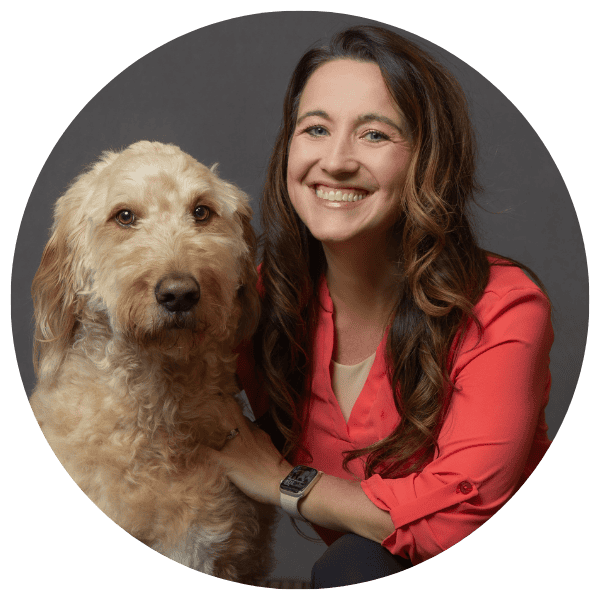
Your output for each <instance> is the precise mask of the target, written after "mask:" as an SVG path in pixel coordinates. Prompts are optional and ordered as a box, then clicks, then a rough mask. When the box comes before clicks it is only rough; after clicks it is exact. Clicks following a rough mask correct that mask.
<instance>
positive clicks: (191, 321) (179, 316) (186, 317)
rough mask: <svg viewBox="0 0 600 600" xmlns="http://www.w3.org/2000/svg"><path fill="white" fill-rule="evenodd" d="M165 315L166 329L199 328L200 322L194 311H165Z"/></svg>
mask: <svg viewBox="0 0 600 600" xmlns="http://www.w3.org/2000/svg"><path fill="white" fill-rule="evenodd" d="M165 313H166V314H165V315H164V317H163V328H164V329H178V330H182V329H189V330H191V331H195V330H197V329H198V322H197V320H196V319H195V318H194V315H193V314H192V311H185V312H176V313H167V312H166V311H165Z"/></svg>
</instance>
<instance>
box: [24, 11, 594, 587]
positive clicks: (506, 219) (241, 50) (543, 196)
mask: <svg viewBox="0 0 600 600" xmlns="http://www.w3.org/2000/svg"><path fill="white" fill-rule="evenodd" d="M365 23H373V21H369V20H367V19H363V18H357V17H351V16H344V15H338V14H330V13H310V12H303V13H269V14H263V15H253V16H248V17H242V18H239V19H234V20H231V21H226V22H224V23H218V24H215V25H212V26H210V27H206V28H203V29H200V30H198V31H196V32H193V33H190V34H188V35H185V36H182V37H180V38H177V39H176V40H174V41H172V42H170V43H169V44H166V45H165V46H162V47H161V48H158V49H157V50H155V51H154V52H152V53H150V54H148V55H147V56H145V57H144V58H142V59H141V60H139V61H137V62H136V63H134V64H133V65H132V66H131V67H129V68H128V69H126V70H125V71H124V72H123V73H121V74H120V75H118V76H117V77H115V79H114V80H113V81H111V82H110V83H109V84H108V85H107V86H106V87H105V88H104V89H103V90H102V91H101V92H100V93H98V94H97V95H96V96H95V97H94V98H93V99H92V100H91V101H90V102H89V104H88V105H87V106H86V107H85V108H84V109H83V110H82V111H81V113H80V114H79V115H77V117H76V118H75V119H74V120H73V122H72V123H71V125H70V126H69V127H68V128H67V130H66V131H65V133H64V134H63V135H62V137H61V138H60V140H59V141H58V142H57V144H56V146H55V148H54V150H53V151H52V153H51V154H50V156H49V157H48V160H47V162H46V164H45V165H44V168H43V169H42V171H41V173H40V175H39V177H38V180H37V182H36V185H35V186H34V189H33V191H32V194H31V197H30V199H29V203H28V205H27V208H26V210H25V215H24V218H23V223H26V224H27V227H26V229H25V228H23V227H21V230H20V233H19V237H18V240H17V246H16V251H15V262H14V267H13V278H12V318H13V333H14V341H15V349H16V353H17V360H18V363H19V368H20V371H21V376H22V378H23V382H24V386H25V389H26V391H27V393H28V394H29V393H30V392H31V390H32V388H33V385H34V378H33V368H32V365H31V347H32V327H31V315H32V305H31V300H30V294H29V288H30V285H31V280H32V278H33V275H34V274H35V271H36V269H37V266H38V264H39V260H40V256H41V253H42V249H43V247H44V244H45V242H46V240H47V237H48V228H49V226H50V223H51V211H52V205H53V203H54V201H55V200H56V199H57V198H58V197H59V196H60V195H61V194H62V193H63V192H64V191H65V189H66V187H67V186H68V184H69V182H70V181H71V180H72V179H73V178H74V177H75V176H76V175H77V174H78V173H79V171H80V170H81V169H82V168H83V167H84V166H85V165H86V164H88V163H90V162H93V161H94V160H95V159H96V158H97V156H98V155H99V154H100V153H101V152H102V151H103V150H106V149H108V148H112V149H118V148H121V147H124V146H127V145H129V144H130V143H132V142H135V141H137V140H140V139H151V140H158V141H163V142H168V143H175V144H177V145H179V146H180V147H181V148H182V149H184V150H185V151H187V152H189V153H190V154H192V155H193V156H195V157H196V158H197V159H198V160H200V161H201V162H205V163H207V164H212V163H214V162H219V163H220V174H221V175H222V176H223V177H224V178H226V179H229V180H231V181H233V182H235V183H236V184H237V185H239V186H240V187H242V188H243V189H244V190H245V191H247V192H248V193H249V194H250V195H251V197H252V198H253V199H254V206H255V207H256V206H257V205H256V199H257V198H258V197H259V195H260V191H261V188H262V183H263V180H264V173H265V170H266V165H267V162H268V158H269V155H270V151H271V148H272V144H273V142H274V139H275V134H276V132H277V129H278V127H279V122H280V118H281V104H282V99H283V94H284V92H285V88H286V85H287V80H288V78H289V76H290V74H291V71H292V69H293V67H294V66H295V64H296V62H297V60H298V58H299V57H300V56H301V54H302V53H303V52H304V51H305V50H306V49H307V48H308V47H309V46H311V45H313V44H314V43H315V42H317V41H319V40H321V41H325V40H326V39H327V38H329V37H330V35H331V34H332V33H335V32H337V31H338V30H340V29H342V28H343V27H345V26H349V25H355V24H365ZM392 29H395V28H392ZM396 30H397V29H396ZM397 31H398V32H399V33H401V34H404V35H406V36H407V37H408V38H410V39H414V40H415V41H417V42H418V43H420V44H421V45H422V46H423V47H424V48H425V49H427V50H429V51H430V52H431V53H432V54H434V55H435V56H437V57H438V58H439V59H440V60H441V61H442V62H444V63H445V64H446V65H447V66H448V67H449V68H450V69H451V70H452V71H453V72H454V73H455V75H456V76H457V77H458V79H459V80H460V82H461V83H462V84H463V86H464V88H465V91H466V93H467V95H468V97H469V100H470V103H471V107H472V111H473V121H474V123H475V126H476V130H477V134H478V140H479V152H480V162H479V164H480V173H479V175H480V180H481V183H482V184H483V186H484V188H485V192H484V193H483V194H482V195H481V196H480V197H479V203H480V205H481V207H482V208H480V209H477V210H476V218H477V224H478V230H479V232H480V241H481V244H482V246H484V247H485V248H488V249H490V250H493V251H496V252H499V253H501V254H506V255H509V256H511V257H513V258H515V259H517V260H520V261H522V262H524V263H526V264H527V265H528V266H530V267H531V268H533V269H534V271H535V272H536V273H537V274H538V275H539V276H540V277H541V278H542V280H543V281H544V283H545V284H546V286H547V288H548V290H549V293H550V297H551V300H552V302H553V305H554V308H555V317H554V326H555V335H556V338H555V343H554V347H553V349H552V353H551V361H552V362H551V368H552V375H553V385H552V392H551V398H550V403H549V405H548V408H547V410H546V416H547V420H548V424H549V427H550V436H551V437H554V436H555V435H556V432H557V431H558V428H559V427H560V424H561V422H562V419H563V417H564V415H565V413H566V411H567V408H568V405H569V402H570V400H571V398H572V396H573V392H574V389H575V385H576V382H577V377H578V375H579V370H580V367H581V362H582V359H583V352H584V347H585V339H586V331H587V322H588V283H587V265H586V260H585V253H584V248H583V240H582V237H581V232H580V229H579V225H578V222H577V217H576V214H575V211H574V208H573V205H572V203H571V201H570V198H569V194H568V191H567V189H566V187H565V185H564V182H563V180H562V178H561V176H560V173H559V172H558V170H557V168H556V165H555V164H554V162H553V160H552V158H551V157H550V155H549V154H548V152H547V150H546V149H545V147H544V145H543V143H542V141H541V140H540V139H539V137H538V136H537V135H536V133H535V132H534V131H533V129H532V128H531V127H530V126H529V124H528V122H527V121H526V119H525V118H524V117H523V115H521V114H520V113H519V111H518V110H517V109H516V108H515V107H514V106H513V105H512V104H511V102H510V101H509V100H508V99H507V98H506V97H504V96H503V95H502V94H501V93H500V92H499V91H498V90H497V89H496V88H495V87H494V86H493V85H492V84H491V83H490V82H488V81H487V80H486V79H485V78H483V77H482V76H481V75H480V74H479V73H477V72H476V71H474V70H473V69H471V68H470V67H469V66H468V65H466V64H465V63H463V62H462V61H460V60H459V59H458V58H457V57H454V56H452V55H450V54H448V53H446V52H445V51H444V50H442V49H440V48H438V47H436V46H435V45H433V44H432V43H430V42H428V41H426V40H422V39H421V38H417V37H416V36H413V35H411V34H410V33H408V32H403V31H400V30H397ZM254 224H255V226H258V220H257V219H255V221H254ZM287 527H288V522H287V519H283V520H282V525H281V529H280V537H281V539H282V540H283V541H282V543H280V544H278V549H277V557H278V559H279V561H280V563H279V565H278V567H277V570H276V573H275V574H276V575H278V574H280V575H290V574H292V575H297V576H300V577H303V576H306V574H307V569H308V570H309V565H310V563H311V562H312V560H313V555H318V554H319V553H320V552H322V549H323V547H322V545H310V544H309V543H308V542H304V540H302V539H301V538H300V537H298V536H297V535H296V534H295V533H293V532H291V531H288V530H287V529H286V528H287Z"/></svg>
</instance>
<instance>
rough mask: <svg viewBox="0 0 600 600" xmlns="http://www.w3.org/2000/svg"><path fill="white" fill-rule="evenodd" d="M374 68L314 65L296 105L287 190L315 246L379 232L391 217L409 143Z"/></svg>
mask: <svg viewBox="0 0 600 600" xmlns="http://www.w3.org/2000/svg"><path fill="white" fill-rule="evenodd" d="M402 123H403V119H402V115H401V113H400V110H399V109H398V108H397V106H396V105H395V103H394V101H393V100H392V98H391V96H390V94H389V92H388V89H387V87H386V85H385V82H384V80H383V77H382V75H381V72H380V70H379V67H378V66H377V65H376V64H374V63H368V62H359V61H355V60H350V59H341V60H334V61H331V62H328V63H325V64H324V65H322V66H320V67H319V68H318V69H317V70H316V71H315V72H314V73H313V74H312V75H311V77H310V78H309V80H308V82H307V83H306V86H305V88H304V91H303V92H302V96H301V97H300V103H299V108H298V120H297V122H296V128H295V131H294V133H293V136H292V141H291V145H290V155H289V159H288V168H287V187H288V193H289V196H290V199H291V201H292V204H293V206H294V208H295V209H296V212H297V213H298V215H299V217H300V218H301V219H302V221H303V222H304V224H305V225H306V226H307V227H308V229H309V230H310V231H311V233H312V234H313V236H314V237H315V238H316V239H318V240H320V241H321V242H323V243H331V242H343V241H350V240H354V241H360V239H361V237H363V236H366V235H369V236H371V235H385V233H386V232H387V230H388V229H389V228H390V227H391V225H392V224H393V223H394V222H395V220H396V217H397V210H398V208H397V207H398V199H399V195H400V193H401V190H402V184H403V181H404V176H405V172H406V168H407V165H408V161H409V159H410V147H409V144H408V142H407V140H406V139H405V137H404V136H403V134H402V133H401V132H402Z"/></svg>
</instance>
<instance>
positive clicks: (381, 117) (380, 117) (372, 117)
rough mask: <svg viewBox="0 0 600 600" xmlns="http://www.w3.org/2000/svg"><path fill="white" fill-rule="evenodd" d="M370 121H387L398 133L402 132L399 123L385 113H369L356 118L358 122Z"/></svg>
mask: <svg viewBox="0 0 600 600" xmlns="http://www.w3.org/2000/svg"><path fill="white" fill-rule="evenodd" d="M369 121H380V122H381V123H386V124H387V125H389V126H390V127H393V128H394V129H396V130H397V131H398V133H402V128H401V127H400V125H398V123H395V122H394V121H392V119H390V118H389V117H386V116H384V115H380V114H379V113H367V114H366V115H360V116H359V117H358V118H357V119H356V123H357V124H362V123H368V122H369Z"/></svg>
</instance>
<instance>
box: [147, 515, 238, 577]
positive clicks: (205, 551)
mask: <svg viewBox="0 0 600 600" xmlns="http://www.w3.org/2000/svg"><path fill="white" fill-rule="evenodd" d="M228 537H229V532H224V533H223V532H220V533H215V532H210V531H206V530H202V529H201V528H200V527H197V526H195V527H191V528H190V529H189V530H188V531H187V533H186V534H185V536H183V537H182V538H181V540H180V542H179V544H177V545H176V546H173V547H170V548H165V547H163V546H161V544H160V543H158V542H157V543H155V544H153V545H152V548H153V549H154V550H156V551H157V552H160V553H161V554H162V555H163V556H166V557H167V558H170V559H171V560H174V561H175V562H178V563H180V564H182V565H185V566H186V567H189V568H190V569H195V570H196V571H200V572H202V573H206V574H207V575H213V573H214V564H215V560H216V558H217V557H216V555H215V549H216V548H219V547H221V546H222V545H223V544H225V543H226V542H227V538H228Z"/></svg>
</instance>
